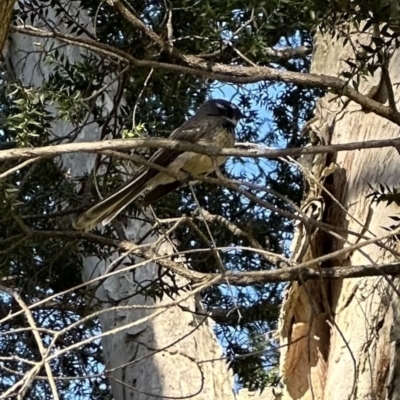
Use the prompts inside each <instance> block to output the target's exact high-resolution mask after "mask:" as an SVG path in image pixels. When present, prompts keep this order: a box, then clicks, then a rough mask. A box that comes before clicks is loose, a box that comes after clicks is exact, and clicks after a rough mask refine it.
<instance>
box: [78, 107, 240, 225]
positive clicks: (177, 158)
mask: <svg viewBox="0 0 400 400" xmlns="http://www.w3.org/2000/svg"><path fill="white" fill-rule="evenodd" d="M243 117H244V115H243V114H242V112H241V111H240V109H239V108H238V107H237V106H236V105H235V104H233V103H231V102H229V101H227V100H222V99H212V100H208V101H206V102H205V103H204V104H203V105H202V106H201V107H200V108H199V109H198V111H197V113H196V114H195V115H194V116H193V117H191V118H189V119H188V120H187V121H186V122H184V123H183V124H182V125H181V126H180V127H179V128H177V129H175V130H174V131H173V132H172V133H171V135H170V137H169V138H170V139H174V140H184V141H187V142H190V143H196V144H211V145H215V146H219V147H232V146H233V145H234V144H235V127H236V125H237V123H238V121H239V120H240V119H241V118H243ZM226 158H227V157H224V156H218V157H216V159H215V161H213V160H212V159H211V158H210V157H209V156H207V155H204V154H197V153H192V152H188V151H179V150H173V149H160V150H158V151H157V152H156V153H155V154H154V155H153V156H152V157H151V158H150V161H151V162H153V163H155V164H158V165H160V166H162V167H165V168H168V169H169V170H170V171H171V172H172V173H174V172H182V171H183V172H187V173H189V174H191V175H207V174H209V173H211V172H213V171H214V170H215V169H216V165H218V166H220V165H221V164H223V163H224V162H225V161H226ZM182 184H183V182H181V181H178V180H176V179H175V178H174V177H173V176H171V175H168V174H166V173H165V172H161V171H158V170H156V169H152V168H146V167H143V166H142V167H140V168H139V169H138V170H137V171H136V173H135V175H134V176H133V177H132V178H131V179H130V180H129V181H128V182H126V183H125V184H124V185H123V186H122V187H121V188H119V189H117V190H116V191H115V192H114V193H112V194H110V195H109V196H108V197H106V198H105V199H104V200H102V201H101V202H100V203H98V204H96V205H95V206H93V207H92V208H90V209H89V210H88V211H86V212H84V213H83V214H81V215H80V216H79V217H78V218H77V219H76V221H75V222H74V227H75V228H76V229H84V230H91V229H93V228H94V227H95V226H96V225H97V224H99V223H100V222H101V223H102V224H103V225H107V224H108V223H109V222H111V221H112V220H113V219H114V218H115V217H116V216H117V215H118V214H119V213H120V212H121V211H122V210H123V209H124V208H125V207H126V206H127V205H128V204H130V203H131V202H132V201H134V200H135V199H137V198H138V197H139V196H140V195H142V194H144V195H145V196H144V199H143V202H142V205H143V206H146V205H149V204H153V203H155V202H157V201H158V200H160V199H161V198H162V197H164V196H165V195H167V194H168V193H170V192H172V191H173V190H175V189H177V188H178V187H179V186H181V185H182Z"/></svg>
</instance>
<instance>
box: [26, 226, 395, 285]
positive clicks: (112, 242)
mask: <svg viewBox="0 0 400 400" xmlns="http://www.w3.org/2000/svg"><path fill="white" fill-rule="evenodd" d="M31 235H32V236H36V237H51V238H55V237H58V238H64V239H71V240H87V241H90V242H92V243H98V244H102V245H104V246H111V247H115V248H118V249H120V250H122V251H124V252H126V251H129V252H130V254H134V255H136V256H138V257H141V258H143V259H145V260H146V259H147V260H148V261H149V262H155V263H157V264H159V265H160V266H161V267H163V268H166V269H169V270H171V271H173V272H175V273H176V274H178V275H180V276H182V277H183V278H186V279H188V280H191V281H192V282H196V283H204V282H205V281H210V280H215V283H214V284H225V283H226V281H227V280H228V281H229V284H230V285H233V286H250V285H254V284H259V283H279V282H288V281H301V280H303V281H304V280H308V279H312V280H314V279H321V277H322V278H324V279H344V278H361V277H369V276H381V275H383V274H386V275H391V276H398V275H400V263H392V264H380V265H353V266H344V267H331V268H322V269H320V270H318V269H316V268H314V267H290V268H282V269H276V270H270V271H251V272H236V271H227V272H226V273H224V274H215V273H203V272H197V271H193V270H189V269H187V268H186V267H185V266H184V265H183V264H180V263H177V262H174V261H172V260H171V259H170V257H171V255H164V256H160V257H157V256H154V252H153V251H152V250H150V248H151V243H150V244H149V245H148V246H147V247H145V246H143V245H142V246H137V245H135V244H134V243H132V242H129V241H120V240H117V239H112V238H106V237H104V236H101V235H96V234H93V233H84V232H76V231H32V232H31ZM389 235H390V234H389ZM373 240H375V239H371V240H370V241H373ZM367 242H369V241H367ZM361 245H362V243H361V244H359V246H361ZM232 248H234V247H232ZM206 250H207V251H208V250H209V249H204V251H206ZM345 250H346V249H345ZM121 272H122V271H121ZM218 276H219V277H220V278H219V279H217V280H216V278H217V277H218Z"/></svg>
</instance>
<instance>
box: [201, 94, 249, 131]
mask: <svg viewBox="0 0 400 400" xmlns="http://www.w3.org/2000/svg"><path fill="white" fill-rule="evenodd" d="M197 114H200V115H206V116H215V117H223V118H226V119H227V120H229V121H230V122H231V123H232V124H233V125H236V124H237V123H238V122H239V120H240V119H241V118H244V116H245V115H244V114H243V113H242V112H241V111H240V109H239V107H238V106H237V105H236V104H233V103H231V102H230V101H228V100H224V99H211V100H207V101H206V102H205V103H204V104H203V105H202V106H201V107H200V108H199V110H198V112H197Z"/></svg>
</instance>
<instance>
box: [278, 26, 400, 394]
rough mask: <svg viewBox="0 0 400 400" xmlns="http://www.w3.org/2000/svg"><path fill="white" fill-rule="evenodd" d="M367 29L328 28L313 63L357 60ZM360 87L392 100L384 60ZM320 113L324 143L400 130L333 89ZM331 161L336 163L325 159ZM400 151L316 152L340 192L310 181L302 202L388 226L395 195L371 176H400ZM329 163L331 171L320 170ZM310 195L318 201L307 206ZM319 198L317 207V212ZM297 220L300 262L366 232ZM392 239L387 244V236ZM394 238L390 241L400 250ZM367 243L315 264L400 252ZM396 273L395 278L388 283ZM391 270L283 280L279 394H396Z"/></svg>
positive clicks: (332, 217)
mask: <svg viewBox="0 0 400 400" xmlns="http://www.w3.org/2000/svg"><path fill="white" fill-rule="evenodd" d="M369 38H370V36H367V35H362V34H353V35H352V36H351V40H350V41H349V42H348V43H347V44H345V43H344V42H343V40H342V39H333V38H332V37H331V36H330V35H329V34H325V35H323V34H318V35H317V37H316V41H315V46H314V55H313V66H312V72H313V73H316V74H326V75H331V76H339V75H340V74H341V73H343V71H347V70H349V67H348V65H347V64H346V63H345V62H344V60H346V59H349V58H350V59H351V60H354V59H355V57H354V54H355V53H354V49H356V50H355V51H358V50H361V48H360V46H359V43H364V44H368V43H369V42H370V39H369ZM399 62H400V51H399V50H394V49H392V51H391V55H390V62H389V65H388V72H389V75H390V80H391V89H392V90H393V91H394V95H395V99H396V102H397V101H398V100H399V96H400V88H399V85H398V83H399V81H400V69H399V67H398V66H399ZM359 90H360V91H361V92H362V93H364V94H366V95H368V96H369V97H371V98H372V97H373V98H374V99H375V100H378V101H380V102H382V103H388V90H387V87H386V86H385V82H384V79H383V75H382V71H381V69H379V70H377V72H376V73H375V75H374V76H373V77H371V76H369V77H365V78H362V80H361V84H360V87H359ZM315 116H316V120H315V121H313V122H312V124H310V127H309V129H310V131H311V132H312V134H313V136H317V137H318V138H319V143H320V144H324V142H325V143H331V144H339V143H346V142H355V141H364V140H372V139H390V138H398V137H399V134H400V128H399V127H398V126H397V125H395V124H393V123H391V122H389V121H387V120H385V119H383V118H381V117H378V116H376V115H374V114H373V113H366V112H364V111H363V110H362V109H361V108H360V107H359V106H358V105H356V104H355V103H353V102H348V101H347V99H346V98H340V97H338V96H335V95H333V94H328V95H326V96H325V97H323V98H322V99H320V100H319V101H318V104H317V107H316V111H315ZM326 167H333V168H329V169H327V168H326ZM399 170H400V156H399V153H398V152H397V151H396V150H395V149H392V148H384V149H370V150H362V151H357V152H356V151H353V152H340V153H338V154H337V155H334V156H331V157H329V156H319V157H318V158H315V159H314V162H313V164H312V167H311V171H312V173H313V175H314V178H315V179H316V180H317V181H318V182H320V183H322V184H323V185H324V187H325V189H326V190H328V191H329V192H330V193H332V194H333V196H334V197H335V198H336V199H337V200H338V202H339V204H337V203H336V202H335V201H334V200H332V198H331V197H330V196H328V195H327V194H326V193H325V192H324V191H322V190H321V188H320V186H318V185H316V184H315V180H314V179H312V178H311V179H307V180H309V181H310V192H309V194H308V196H307V198H306V200H305V202H304V204H303V210H304V211H305V212H307V213H308V215H310V216H311V215H312V216H314V217H315V216H316V218H317V219H319V220H323V221H324V222H328V223H330V224H332V225H334V226H337V227H340V228H345V229H347V231H352V232H356V233H358V234H361V235H364V236H365V237H368V238H372V237H375V236H376V237H379V236H380V235H382V234H385V233H387V230H384V227H389V226H390V225H393V220H391V219H390V218H389V217H390V216H393V215H396V214H398V212H399V209H398V206H396V205H395V203H393V204H392V205H390V206H387V204H386V203H383V202H382V203H379V204H376V202H375V203H374V202H373V201H372V199H371V198H370V197H368V198H367V197H366V196H367V195H368V193H370V192H371V189H370V188H369V186H368V184H370V185H371V186H372V187H377V188H379V184H384V185H388V186H389V187H398V186H399V173H398V171H399ZM327 171H334V172H333V173H332V174H331V175H329V176H328V177H326V178H324V176H325V175H326V172H327ZM311 203H313V207H314V208H312V207H311ZM315 206H317V208H318V209H319V210H320V214H319V215H318V212H317V213H316V212H315ZM305 231H306V230H305V229H304V228H302V227H299V231H298V234H297V240H296V241H295V243H294V244H293V250H294V255H293V257H294V259H295V260H296V261H297V262H299V263H301V262H306V261H309V260H312V259H314V258H316V257H318V256H321V255H324V254H328V253H330V252H332V251H336V250H340V249H343V250H345V249H346V248H348V247H349V246H350V245H352V244H355V243H359V242H362V241H363V240H365V239H362V238H357V237H356V236H354V235H352V234H350V233H348V232H343V231H342V232H340V236H342V238H343V239H338V238H334V237H333V236H332V235H331V234H329V233H323V232H321V230H317V231H314V232H310V231H309V230H308V231H307V235H308V238H309V241H307V240H305V236H306V232H305ZM388 246H389V245H388ZM397 248H398V246H397V245H394V246H393V245H392V246H391V247H390V249H393V250H397ZM390 249H389V250H388V249H383V248H382V247H381V246H380V245H379V244H371V245H368V246H365V247H362V248H361V249H359V250H353V251H347V252H343V253H342V254H341V256H339V257H336V258H335V259H333V260H330V261H325V262H323V263H321V264H319V265H318V264H315V265H314V267H315V268H319V267H320V268H324V267H329V266H334V265H336V266H339V265H340V266H346V265H349V266H350V265H363V264H372V263H382V262H391V261H398V257H396V255H395V254H393V253H395V252H394V251H391V250H390ZM389 279H390V282H389V283H388V281H389ZM389 279H386V278H385V277H378V278H363V279H345V280H335V281H330V282H328V281H325V282H323V281H319V282H302V283H300V284H292V285H290V286H289V287H288V289H287V290H286V295H285V301H284V304H283V307H282V313H281V322H280V341H281V343H280V344H281V346H282V353H281V360H280V370H281V373H282V375H283V377H284V380H283V381H284V393H283V399H324V400H329V399H335V400H337V399H341V400H345V399H392V400H393V399H399V398H400V380H399V378H400V376H399V367H400V363H399V356H400V352H399V350H398V346H397V344H396V343H397V342H398V340H399V339H400V329H399V328H400V320H399V318H398V317H397V314H398V310H399V305H400V304H399V295H398V293H397V294H396V292H395V291H394V290H393V288H392V286H391V285H393V287H398V280H397V279H394V280H392V279H391V278H389Z"/></svg>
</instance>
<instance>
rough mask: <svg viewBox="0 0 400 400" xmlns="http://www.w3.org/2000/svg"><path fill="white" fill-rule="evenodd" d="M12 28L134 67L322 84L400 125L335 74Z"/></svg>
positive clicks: (389, 111)
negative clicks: (164, 53) (161, 55)
mask: <svg viewBox="0 0 400 400" xmlns="http://www.w3.org/2000/svg"><path fill="white" fill-rule="evenodd" d="M12 30H14V31H15V32H20V33H23V34H26V35H31V36H36V37H44V38H53V39H57V40H59V41H61V42H64V43H68V44H71V45H76V46H79V47H83V48H86V49H88V50H92V51H94V52H97V53H99V54H102V55H104V56H106V57H114V58H117V59H119V60H122V61H126V62H128V63H129V64H130V65H132V66H138V67H146V68H157V69H163V70H168V71H173V72H176V73H182V74H191V75H195V76H201V77H207V78H208V79H215V80H218V81H221V82H231V83H256V82H260V81H277V82H286V83H294V84H297V85H303V86H310V87H320V88H323V89H327V90H330V91H332V92H334V93H337V94H339V95H341V96H346V97H348V98H349V99H351V100H353V101H354V102H356V103H358V104H359V105H361V106H362V107H363V108H365V109H366V110H369V111H372V112H374V113H375V114H377V115H380V116H381V117H384V118H386V119H388V120H389V121H392V122H394V123H396V124H397V125H400V113H399V112H398V111H396V110H393V109H391V108H390V107H387V106H384V105H383V104H381V103H379V102H378V101H375V100H373V99H370V98H368V97H367V96H364V95H363V94H361V93H359V92H358V91H357V90H355V89H353V88H352V87H350V86H348V85H347V84H346V82H345V81H343V80H342V79H340V78H336V77H333V76H327V75H316V74H305V73H300V72H291V71H284V70H278V69H274V68H270V67H264V66H241V65H226V64H221V63H213V62H210V61H205V60H203V59H201V58H199V57H196V56H191V55H184V57H183V56H182V55H180V58H181V60H183V61H184V62H185V63H186V64H187V66H186V65H179V64H174V63H166V62H158V61H152V60H139V59H137V58H135V57H132V56H131V55H130V54H128V53H126V52H124V51H122V50H120V49H117V48H115V47H113V46H110V45H107V44H104V43H100V42H98V41H95V40H92V39H88V38H82V37H77V36H74V35H69V34H65V33H60V32H49V31H45V30H41V29H38V28H35V27H33V26H12ZM182 57H183V58H182Z"/></svg>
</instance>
